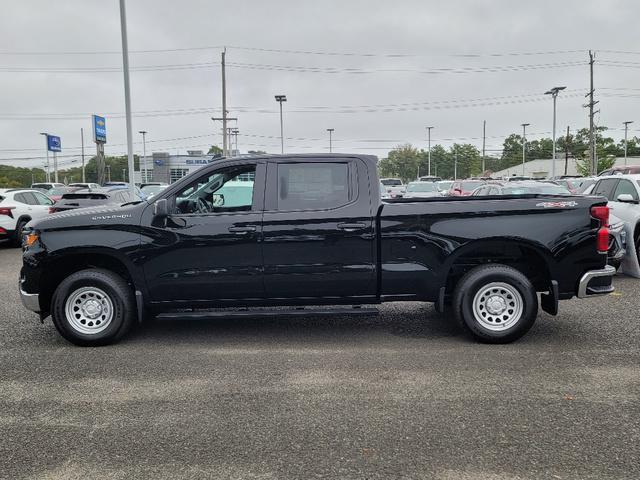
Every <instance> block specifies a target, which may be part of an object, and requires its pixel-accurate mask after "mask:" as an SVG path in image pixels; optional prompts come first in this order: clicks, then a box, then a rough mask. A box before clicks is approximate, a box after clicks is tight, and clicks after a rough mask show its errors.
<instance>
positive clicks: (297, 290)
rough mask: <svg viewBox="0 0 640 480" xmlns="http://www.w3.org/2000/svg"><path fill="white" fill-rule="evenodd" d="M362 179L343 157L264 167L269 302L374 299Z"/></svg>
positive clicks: (360, 170)
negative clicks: (284, 300)
mask: <svg viewBox="0 0 640 480" xmlns="http://www.w3.org/2000/svg"><path fill="white" fill-rule="evenodd" d="M367 175H368V174H367V171H366V168H365V165H364V162H362V161H361V160H358V159H356V158H348V157H342V158H335V159H332V158H326V157H324V158H320V159H308V158H305V159H304V160H303V161H301V160H296V159H295V158H292V159H291V160H286V161H282V160H278V161H277V162H276V161H273V162H270V163H269V164H268V172H267V188H266V196H265V212H264V216H263V257H264V283H265V292H266V296H267V298H271V299H284V298H318V299H320V298H327V297H330V298H334V299H335V298H346V297H356V296H369V295H370V296H374V295H375V293H376V283H375V263H374V242H375V235H374V233H375V230H374V223H373V216H374V215H375V211H374V207H373V206H372V205H371V193H370V187H369V178H368V176H367ZM376 208H377V204H376ZM327 301H330V300H328V299H327Z"/></svg>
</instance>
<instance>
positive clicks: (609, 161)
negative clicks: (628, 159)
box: [576, 155, 616, 177]
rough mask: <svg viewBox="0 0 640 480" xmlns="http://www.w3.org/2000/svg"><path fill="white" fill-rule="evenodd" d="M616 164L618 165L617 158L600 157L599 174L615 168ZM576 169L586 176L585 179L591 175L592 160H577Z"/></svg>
mask: <svg viewBox="0 0 640 480" xmlns="http://www.w3.org/2000/svg"><path fill="white" fill-rule="evenodd" d="M614 163H616V157H615V156H613V155H607V156H606V157H598V172H602V171H603V170H606V169H607V168H611V167H613V165H614ZM576 168H577V170H578V173H579V174H580V175H584V176H585V177H588V176H589V175H591V160H590V159H589V157H584V158H579V159H577V160H576Z"/></svg>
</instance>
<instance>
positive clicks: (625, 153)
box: [622, 120, 633, 166]
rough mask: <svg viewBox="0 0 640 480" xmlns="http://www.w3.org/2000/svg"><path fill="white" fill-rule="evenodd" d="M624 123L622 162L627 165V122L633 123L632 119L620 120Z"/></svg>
mask: <svg viewBox="0 0 640 480" xmlns="http://www.w3.org/2000/svg"><path fill="white" fill-rule="evenodd" d="M622 123H623V124H624V164H625V166H626V165H627V132H628V131H629V124H630V123H633V120H627V121H626V122H622Z"/></svg>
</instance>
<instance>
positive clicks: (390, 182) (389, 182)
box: [380, 178, 402, 187]
mask: <svg viewBox="0 0 640 480" xmlns="http://www.w3.org/2000/svg"><path fill="white" fill-rule="evenodd" d="M380 183H382V184H383V185H384V186H385V187H398V186H400V185H402V182H401V181H400V180H398V179H397V178H384V179H382V180H380Z"/></svg>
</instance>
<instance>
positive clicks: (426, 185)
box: [404, 181, 442, 198]
mask: <svg viewBox="0 0 640 480" xmlns="http://www.w3.org/2000/svg"><path fill="white" fill-rule="evenodd" d="M441 196H442V195H441V194H440V190H438V184H437V183H436V182H434V181H426V182H422V181H420V182H410V183H409V184H408V185H407V191H406V192H405V194H404V198H429V197H441Z"/></svg>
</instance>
